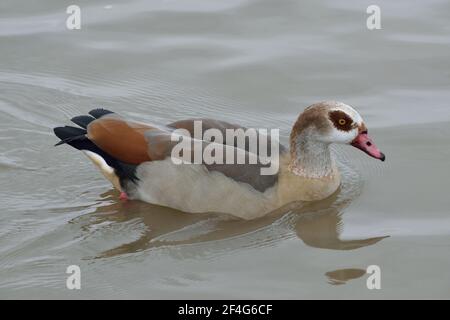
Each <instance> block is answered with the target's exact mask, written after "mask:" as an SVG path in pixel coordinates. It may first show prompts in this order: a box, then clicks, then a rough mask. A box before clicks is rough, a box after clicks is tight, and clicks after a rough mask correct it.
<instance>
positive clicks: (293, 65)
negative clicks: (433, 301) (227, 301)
mask: <svg viewBox="0 0 450 320" xmlns="http://www.w3.org/2000/svg"><path fill="white" fill-rule="evenodd" d="M70 4H74V3H72V2H67V1H56V0H41V1H35V2H30V1H25V0H19V1H18V0H14V1H13V0H2V1H1V3H0V195H1V197H0V209H1V210H0V298H194V299H197V298H198V299H205V298H295V299H298V298H340V299H341V298H368V299H380V298H450V274H449V270H450V214H449V213H450V209H449V208H450V197H449V196H448V193H449V191H448V190H449V188H450V182H449V181H450V170H449V160H448V159H449V156H450V139H449V137H450V106H449V101H450V91H449V88H450V71H449V70H450V69H449V65H450V25H449V21H450V3H449V2H448V1H445V0H431V1H426V2H425V1H406V0H401V1H395V2H393V1H387V0H383V1H381V0H379V1H377V3H376V4H378V5H379V6H380V7H381V17H382V29H381V30H373V31H370V30H368V29H367V27H366V18H367V14H366V8H367V7H368V6H369V5H370V4H373V1H365V0H362V1H356V0H353V1H339V2H337V1H331V0H327V1H312V0H311V1H309V0H307V1H296V0H283V1H276V0H251V1H250V0H227V1H217V0H189V1H181V0H151V1H143V0H142V1H138V0H131V1H127V2H123V1H111V0H108V1H96V2H95V4H93V3H92V1H81V0H77V1H76V4H77V5H79V6H80V7H81V14H82V28H81V30H68V29H67V28H66V24H65V22H66V18H67V17H68V15H67V14H66V8H67V6H68V5H70ZM330 99H331V100H341V101H343V102H345V103H347V104H350V105H352V106H354V107H355V108H356V109H357V110H358V111H360V113H361V114H362V115H363V117H364V118H365V121H366V123H367V125H368V127H369V130H370V133H371V135H372V137H373V138H374V139H375V141H376V142H377V145H378V146H379V147H380V148H381V149H382V150H383V151H384V152H385V153H386V155H387V161H386V162H384V163H381V162H378V161H376V160H374V159H372V158H369V157H367V156H366V155H364V154H363V153H361V152H359V151H358V150H355V149H352V148H350V147H343V148H336V156H337V158H338V160H339V163H340V166H341V168H342V170H343V177H344V181H343V185H342V186H341V190H340V192H339V193H338V194H336V195H335V196H334V197H332V198H331V199H327V200H326V201H323V202H320V203H316V204H313V205H311V206H310V207H307V208H306V209H302V210H298V211H296V210H293V211H289V212H286V213H284V214H282V215H280V216H276V217H267V218H263V219H260V220H255V221H250V222H245V221H239V220H238V221H234V220H223V219H221V218H219V217H215V216H205V215H188V214H185V213H181V212H178V211H175V210H171V209H168V208H161V207H157V206H152V205H149V204H145V203H141V202H128V203H122V202H120V201H119V200H118V198H117V196H118V195H117V192H116V191H114V190H112V187H111V185H110V184H109V183H108V182H107V181H106V180H104V178H103V177H102V175H101V174H100V173H99V172H98V171H97V170H96V169H95V168H94V167H93V166H92V164H91V163H90V162H89V161H88V160H87V159H86V158H85V157H84V156H83V154H81V153H80V152H77V151H76V150H73V149H71V148H69V147H66V146H62V147H58V148H55V147H53V145H54V144H55V143H56V142H57V141H58V140H57V139H56V137H54V136H53V133H52V128H53V127H54V126H58V125H61V124H67V123H68V122H69V119H70V118H71V117H73V116H76V115H79V114H84V113H86V112H88V111H89V110H90V109H92V108H94V107H104V108H108V109H111V110H114V111H116V112H118V113H120V114H122V115H124V116H127V117H131V118H134V119H138V120H143V121H151V122H160V123H168V122H172V121H174V120H177V119H183V118H189V117H198V116H202V117H212V118H218V119H221V120H226V121H230V122H233V123H242V124H243V125H246V126H249V127H256V128H279V129H281V133H282V139H283V141H284V142H286V139H287V137H288V134H289V132H290V128H291V126H292V124H293V122H294V121H295V119H296V117H297V116H298V114H299V113H300V112H301V111H302V110H303V109H304V108H305V107H306V106H308V105H310V104H312V103H314V102H317V101H322V100H330ZM73 264H74V265H79V266H80V267H81V272H82V289H81V290H78V291H76V290H75V291H70V290H68V289H66V279H67V276H68V275H67V274H66V273H65V271H66V268H67V266H69V265H73ZM369 265H378V266H379V267H380V268H381V275H382V288H381V290H368V289H367V286H366V279H367V275H366V274H365V270H366V268H367V267H368V266H369Z"/></svg>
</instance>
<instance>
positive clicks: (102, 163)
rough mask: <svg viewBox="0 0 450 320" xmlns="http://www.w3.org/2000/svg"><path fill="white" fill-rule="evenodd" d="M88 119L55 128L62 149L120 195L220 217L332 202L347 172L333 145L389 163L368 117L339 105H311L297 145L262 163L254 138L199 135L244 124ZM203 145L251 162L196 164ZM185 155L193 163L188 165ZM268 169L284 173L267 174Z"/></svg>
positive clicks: (99, 115)
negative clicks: (183, 144)
mask: <svg viewBox="0 0 450 320" xmlns="http://www.w3.org/2000/svg"><path fill="white" fill-rule="evenodd" d="M89 114H90V115H89V116H79V117H75V118H73V119H72V121H73V122H74V123H75V124H77V125H78V126H79V127H80V128H76V127H71V126H65V127H58V128H55V129H54V131H55V134H56V135H57V136H58V137H59V138H60V139H61V141H60V142H59V143H58V145H59V144H64V143H66V144H69V145H71V146H72V147H74V148H76V149H79V150H81V151H83V152H84V153H85V154H86V156H87V157H88V158H89V159H90V160H91V161H92V162H93V163H94V164H95V165H96V166H97V167H98V168H99V169H100V171H101V172H102V174H103V175H104V176H105V177H106V178H107V179H108V180H109V181H110V182H111V183H112V185H113V186H114V187H115V188H116V189H118V190H119V191H120V192H121V198H126V199H131V200H142V201H145V202H149V203H153V204H157V205H161V206H167V207H172V208H175V209H179V210H181V211H185V212H195V213H206V212H220V213H229V214H232V215H234V216H237V217H240V218H244V219H253V218H257V217H261V216H263V215H266V214H268V213H270V212H272V211H274V210H275V209H277V208H280V207H283V206H285V205H288V204H290V203H293V202H297V201H314V200H321V199H324V198H327V197H328V196H330V195H331V194H333V193H334V192H335V191H336V190H337V189H338V187H339V185H340V174H339V171H338V169H337V167H336V164H335V162H334V160H333V157H332V155H331V153H330V149H329V145H330V144H331V143H345V144H352V145H353V146H355V147H357V148H359V149H361V150H363V151H365V152H366V153H368V154H369V155H371V156H373V157H375V158H378V159H381V160H384V155H383V154H382V153H381V152H380V151H379V150H378V149H377V147H376V146H375V144H373V142H372V141H371V140H370V138H369V137H368V136H367V128H366V126H365V124H364V122H363V120H362V118H361V116H360V115H359V114H358V113H357V112H356V111H355V110H354V109H353V108H351V107H349V106H347V105H345V104H343V103H338V102H322V103H318V104H315V105H312V106H310V107H308V108H307V109H306V110H305V111H304V112H303V113H302V114H301V115H300V116H299V118H298V119H297V121H296V122H295V124H294V126H293V129H292V132H291V136H290V148H286V147H285V146H283V145H281V144H280V143H279V142H278V141H276V140H275V139H272V138H271V137H269V138H268V139H267V144H268V145H269V149H270V150H269V151H271V152H272V153H277V155H278V153H279V156H277V157H273V158H271V159H270V164H268V163H267V162H264V161H259V160H260V159H261V158H262V151H261V149H260V148H261V147H259V149H258V148H256V149H252V147H251V145H250V141H247V143H246V144H244V145H238V144H237V143H236V140H235V139H234V138H233V139H228V140H227V139H226V138H225V139H224V140H223V141H217V140H214V139H209V138H207V137H205V136H204V135H202V137H204V138H203V140H201V141H200V140H198V139H195V138H192V135H193V133H194V131H195V125H196V122H199V121H201V123H202V128H201V130H202V134H203V133H204V134H206V133H207V132H208V130H210V129H212V130H215V131H213V132H215V133H224V132H225V131H226V130H229V129H231V130H246V128H243V127H240V126H238V125H234V124H230V123H227V122H223V121H218V120H211V119H189V120H182V121H177V122H173V123H170V124H167V125H158V124H148V123H141V122H136V121H131V120H127V119H124V118H122V117H120V116H118V115H117V114H115V113H113V112H111V111H108V110H103V109H96V110H92V111H91V112H90V113H89ZM178 132H181V134H179V133H178ZM175 133H176V134H178V135H180V137H179V138H180V139H179V140H183V139H187V140H188V145H189V146H191V148H186V149H183V151H182V152H181V153H178V158H177V156H174V154H175V153H174V151H175V148H177V147H178V146H179V144H178V143H179V141H177V139H174V134H175ZM224 136H225V134H224ZM227 137H228V136H227ZM189 139H190V140H189ZM258 139H260V137H258ZM199 144H200V146H201V147H202V150H205V149H206V148H214V150H215V152H214V153H213V154H215V155H218V154H223V157H224V158H225V155H229V154H232V155H234V159H238V158H239V157H241V159H244V160H248V161H247V162H245V163H228V162H225V161H222V162H220V161H219V162H218V163H217V161H216V162H215V163H211V162H208V161H206V160H203V159H202V160H201V161H200V162H196V161H193V160H194V158H195V148H194V146H198V145H199ZM259 146H261V144H259ZM217 152H220V153H217ZM272 155H273V154H272ZM180 157H184V159H186V157H187V158H188V159H191V161H190V162H189V161H188V162H183V163H181V160H180ZM250 159H257V160H255V161H253V162H251V161H250ZM175 160H176V161H175ZM268 166H272V167H275V168H277V169H278V170H276V172H274V173H273V174H262V172H263V171H262V170H264V168H268Z"/></svg>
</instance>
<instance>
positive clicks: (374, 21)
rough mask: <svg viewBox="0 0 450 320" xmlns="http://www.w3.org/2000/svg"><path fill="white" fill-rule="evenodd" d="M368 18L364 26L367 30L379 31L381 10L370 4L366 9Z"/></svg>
mask: <svg viewBox="0 0 450 320" xmlns="http://www.w3.org/2000/svg"><path fill="white" fill-rule="evenodd" d="M366 12H367V14H369V17H367V20H366V26H367V29H369V30H380V29H381V9H380V7H379V6H377V5H375V4H372V5H370V6H368V7H367V10H366Z"/></svg>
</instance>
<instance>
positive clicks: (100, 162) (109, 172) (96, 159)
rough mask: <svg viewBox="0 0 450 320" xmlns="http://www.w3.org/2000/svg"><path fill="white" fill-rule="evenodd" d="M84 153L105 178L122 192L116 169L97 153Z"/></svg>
mask: <svg viewBox="0 0 450 320" xmlns="http://www.w3.org/2000/svg"><path fill="white" fill-rule="evenodd" d="M83 152H84V154H85V155H86V156H87V157H88V158H89V159H90V160H91V161H92V162H93V163H94V164H95V165H96V166H97V167H98V168H99V169H100V171H101V172H102V174H103V175H104V176H105V178H106V179H108V180H109V181H110V182H111V183H112V185H113V186H114V187H115V188H116V189H118V190H119V191H122V187H121V186H120V181H119V178H118V177H117V175H116V173H115V171H114V168H112V167H110V166H109V165H108V164H107V163H106V161H105V159H103V158H102V157H101V156H99V155H98V154H97V153H95V152H92V151H87V150H83Z"/></svg>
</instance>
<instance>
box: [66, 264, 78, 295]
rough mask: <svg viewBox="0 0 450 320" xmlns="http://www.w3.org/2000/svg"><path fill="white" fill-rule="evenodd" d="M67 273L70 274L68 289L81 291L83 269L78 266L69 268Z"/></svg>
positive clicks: (67, 282) (67, 281)
mask: <svg viewBox="0 0 450 320" xmlns="http://www.w3.org/2000/svg"><path fill="white" fill-rule="evenodd" d="M66 273H67V274H69V276H68V277H67V280H66V288H67V289H69V290H80V289H81V269H80V267H79V266H77V265H71V266H68V267H67V269H66Z"/></svg>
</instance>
